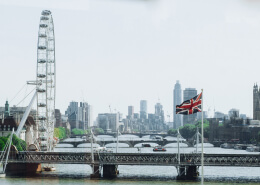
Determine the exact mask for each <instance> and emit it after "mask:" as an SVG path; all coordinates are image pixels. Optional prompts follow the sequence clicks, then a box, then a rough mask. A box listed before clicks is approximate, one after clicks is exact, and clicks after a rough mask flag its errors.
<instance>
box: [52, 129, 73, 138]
mask: <svg viewBox="0 0 260 185" xmlns="http://www.w3.org/2000/svg"><path fill="white" fill-rule="evenodd" d="M69 136H70V131H69V129H66V128H64V127H58V128H54V137H57V138H59V139H65V138H68V137H69Z"/></svg>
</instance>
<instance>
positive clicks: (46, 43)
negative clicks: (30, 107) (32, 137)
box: [36, 10, 56, 151]
mask: <svg viewBox="0 0 260 185" xmlns="http://www.w3.org/2000/svg"><path fill="white" fill-rule="evenodd" d="M36 74H37V75H36V82H37V118H36V123H37V128H38V136H36V138H37V141H38V144H39V146H40V150H41V151H52V150H53V133H54V125H55V88H56V71H55V37H54V25H53V19H52V14H51V11H49V10H43V11H42V13H41V18H40V24H39V31H38V46H37V71H36Z"/></svg>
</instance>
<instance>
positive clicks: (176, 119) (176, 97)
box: [173, 80, 182, 129]
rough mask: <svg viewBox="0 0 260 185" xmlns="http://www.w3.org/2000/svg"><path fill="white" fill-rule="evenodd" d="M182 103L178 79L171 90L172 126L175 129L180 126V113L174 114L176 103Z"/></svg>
mask: <svg viewBox="0 0 260 185" xmlns="http://www.w3.org/2000/svg"><path fill="white" fill-rule="evenodd" d="M181 103H182V90H181V84H180V83H179V80H177V82H176V84H175V86H174V90H173V128H174V129H177V128H179V127H180V126H182V115H181V114H176V105H180V104H181Z"/></svg>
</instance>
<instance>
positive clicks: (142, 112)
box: [140, 100, 147, 119]
mask: <svg viewBox="0 0 260 185" xmlns="http://www.w3.org/2000/svg"><path fill="white" fill-rule="evenodd" d="M140 118H141V119H147V101H146V100H141V101H140Z"/></svg>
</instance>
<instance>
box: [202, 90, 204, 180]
mask: <svg viewBox="0 0 260 185" xmlns="http://www.w3.org/2000/svg"><path fill="white" fill-rule="evenodd" d="M201 95H202V98H201V185H203V184H204V171H203V166H204V153H203V141H204V132H203V96H204V95H203V89H201Z"/></svg>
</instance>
